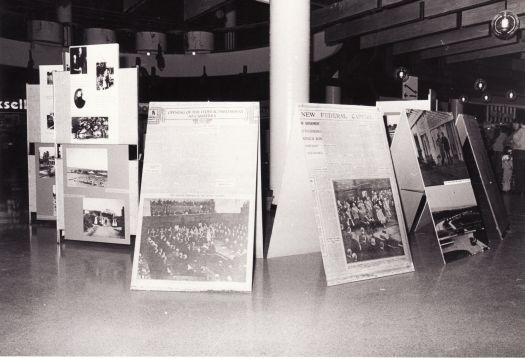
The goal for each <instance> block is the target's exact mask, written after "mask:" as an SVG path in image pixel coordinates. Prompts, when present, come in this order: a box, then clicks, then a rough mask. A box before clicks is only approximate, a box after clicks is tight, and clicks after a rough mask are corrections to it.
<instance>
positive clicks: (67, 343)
mask: <svg viewBox="0 0 525 358" xmlns="http://www.w3.org/2000/svg"><path fill="white" fill-rule="evenodd" d="M505 201H506V204H507V208H508V210H509V212H510V214H511V215H510V219H511V222H512V227H511V231H510V232H509V233H508V234H507V236H506V238H505V240H503V241H498V240H493V242H492V243H491V250H490V251H489V252H487V253H484V254H481V255H478V256H473V257H469V258H466V259H463V260H459V261H457V262H454V263H451V264H449V265H447V266H443V265H442V264H441V263H440V258H436V257H434V256H432V255H430V254H429V253H428V252H426V251H425V250H424V249H422V247H418V242H419V243H422V242H425V241H426V242H433V240H435V239H434V238H432V237H431V236H430V235H428V234H418V235H417V236H416V237H412V238H411V240H412V251H413V256H414V263H415V265H416V272H414V273H409V274H403V275H397V276H391V277H385V278H381V279H375V280H369V281H363V282H357V283H352V284H345V285H339V286H334V287H326V285H325V277H324V272H323V267H322V260H321V255H320V254H311V255H302V256H292V257H286V258H278V259H269V260H257V262H256V268H255V275H254V285H253V292H252V293H251V294H225V293H175V292H139V291H130V290H129V286H130V276H131V265H132V255H131V249H130V248H129V247H119V246H112V245H110V246H108V245H101V244H90V243H81V242H66V243H63V244H61V245H60V246H58V245H56V243H55V231H54V229H53V228H52V227H46V226H43V225H39V226H34V227H33V228H29V227H28V226H27V225H25V224H23V223H18V222H19V221H23V220H19V218H18V216H17V215H16V213H13V212H12V211H11V212H9V213H7V212H5V211H4V212H1V213H0V355H274V356H275V355H287V356H294V355H323V356H336V355H344V356H356V355H357V356H367V355H372V356H384V355H387V356H399V355H402V356H523V355H525V340H524V333H525V199H524V198H521V197H520V196H517V195H506V196H505Z"/></svg>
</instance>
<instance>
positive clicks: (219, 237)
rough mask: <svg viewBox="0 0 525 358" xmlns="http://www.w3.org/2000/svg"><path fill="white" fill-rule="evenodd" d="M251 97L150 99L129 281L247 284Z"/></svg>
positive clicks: (254, 109) (167, 286) (255, 117)
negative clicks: (237, 100)
mask: <svg viewBox="0 0 525 358" xmlns="http://www.w3.org/2000/svg"><path fill="white" fill-rule="evenodd" d="M258 128H259V105H258V103H210V102H204V103H198V102H193V103H184V102H182V103H170V102H164V103H162V102H157V103H155V102H153V103H150V107H149V117H148V129H147V133H146V144H145V158H144V169H143V176H142V187H141V199H140V206H139V221H138V226H137V240H136V244H135V256H134V257H135V259H134V262H133V275H132V282H131V288H132V289H143V290H183V291H196V290H200V291H202V290H235V291H250V290H251V285H252V268H253V247H254V246H253V245H254V224H255V204H256V202H255V200H256V183H257V154H258V153H257V142H258Z"/></svg>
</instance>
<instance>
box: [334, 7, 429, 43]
mask: <svg viewBox="0 0 525 358" xmlns="http://www.w3.org/2000/svg"><path fill="white" fill-rule="evenodd" d="M421 4H422V2H420V1H419V2H414V3H409V4H406V5H402V6H398V7H394V8H391V9H385V10H383V11H380V12H376V13H373V14H370V15H365V16H362V17H360V18H358V19H355V20H349V21H347V22H344V23H342V24H337V25H334V26H331V27H329V28H328V29H326V42H327V43H333V42H339V41H342V40H345V39H346V38H350V37H355V36H359V35H362V34H365V33H367V32H372V31H377V30H382V29H385V28H388V27H392V26H395V25H401V24H405V23H407V22H410V21H415V20H419V19H420V16H421Z"/></svg>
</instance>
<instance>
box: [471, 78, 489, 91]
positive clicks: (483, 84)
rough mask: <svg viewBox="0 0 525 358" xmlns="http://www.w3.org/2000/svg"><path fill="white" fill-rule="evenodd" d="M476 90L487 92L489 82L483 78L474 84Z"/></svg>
mask: <svg viewBox="0 0 525 358" xmlns="http://www.w3.org/2000/svg"><path fill="white" fill-rule="evenodd" d="M474 89H475V90H476V91H482V92H483V91H485V90H486V89H487V81H485V80H484V79H483V78H478V79H477V80H476V81H475V82H474Z"/></svg>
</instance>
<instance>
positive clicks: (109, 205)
mask: <svg viewBox="0 0 525 358" xmlns="http://www.w3.org/2000/svg"><path fill="white" fill-rule="evenodd" d="M66 57H67V58H68V59H69V69H68V71H62V72H56V73H55V76H54V81H53V82H54V94H55V102H54V108H55V121H56V124H55V127H56V142H57V152H58V153H57V155H58V158H57V173H59V175H58V178H57V228H58V236H57V239H58V241H59V242H60V240H61V239H62V238H63V239H65V240H78V241H94V242H106V243H114V244H125V245H129V244H130V236H131V235H135V233H136V220H135V218H136V217H137V215H138V78H137V69H136V68H126V69H119V68H118V66H119V47H118V44H105V45H89V46H74V47H70V48H69V53H68V54H67V55H66Z"/></svg>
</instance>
